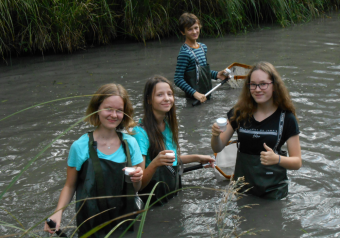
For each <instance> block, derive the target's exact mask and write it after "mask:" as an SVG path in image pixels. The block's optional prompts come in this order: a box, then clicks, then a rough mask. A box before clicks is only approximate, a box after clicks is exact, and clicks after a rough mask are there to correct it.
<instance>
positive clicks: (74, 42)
mask: <svg viewBox="0 0 340 238" xmlns="http://www.w3.org/2000/svg"><path fill="white" fill-rule="evenodd" d="M339 6H340V0H178V1H167V0H1V1H0V55H1V56H2V58H3V59H4V60H5V59H6V57H9V56H11V54H13V53H14V54H15V53H16V54H17V55H19V54H23V53H30V54H34V53H41V54H44V53H46V52H73V51H76V50H78V49H85V48H86V47H88V46H90V45H101V44H109V43H112V42H114V40H116V39H122V38H125V39H134V40H137V41H143V42H146V41H147V40H150V39H160V38H162V37H166V36H170V35H179V31H178V26H177V23H178V20H177V19H178V18H179V16H180V15H181V14H182V13H183V12H192V13H194V14H196V15H197V16H198V17H199V18H200V19H201V22H202V25H203V28H202V35H209V36H222V35H223V34H226V33H237V32H240V31H247V30H248V29H249V28H253V27H254V26H257V25H259V24H262V23H278V24H280V25H281V26H282V27H286V26H289V25H291V24H295V23H301V22H307V21H310V20H311V19H313V18H316V17H319V16H322V15H324V14H325V12H327V11H332V10H337V9H338V8H339Z"/></svg>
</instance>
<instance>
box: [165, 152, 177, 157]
mask: <svg viewBox="0 0 340 238" xmlns="http://www.w3.org/2000/svg"><path fill="white" fill-rule="evenodd" d="M165 155H170V156H175V152H170V153H165Z"/></svg>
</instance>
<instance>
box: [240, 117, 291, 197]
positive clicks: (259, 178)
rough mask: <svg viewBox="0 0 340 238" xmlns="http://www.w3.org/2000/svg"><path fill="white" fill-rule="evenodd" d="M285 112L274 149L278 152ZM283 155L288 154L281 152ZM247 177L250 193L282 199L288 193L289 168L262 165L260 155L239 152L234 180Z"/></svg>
mask: <svg viewBox="0 0 340 238" xmlns="http://www.w3.org/2000/svg"><path fill="white" fill-rule="evenodd" d="M284 117H285V112H284V111H283V112H282V113H281V116H280V123H279V130H278V140H277V143H276V145H275V147H274V149H273V151H274V152H275V153H276V154H278V152H277V147H278V145H279V143H280V140H281V137H282V130H283V124H284ZM280 154H281V155H285V156H286V155H287V154H285V152H280ZM243 176H244V178H245V182H247V183H249V184H248V185H246V186H244V187H243V188H244V189H247V188H251V187H253V188H251V189H250V190H249V191H248V193H251V194H254V195H256V196H259V197H263V198H267V199H281V198H284V197H286V196H287V194H288V183H287V182H288V178H287V170H286V169H285V168H283V167H281V166H280V165H277V164H275V165H269V166H268V165H262V164H261V161H260V156H259V155H250V154H246V153H241V152H240V151H238V152H237V158H236V165H235V173H234V180H237V179H238V178H239V177H243Z"/></svg>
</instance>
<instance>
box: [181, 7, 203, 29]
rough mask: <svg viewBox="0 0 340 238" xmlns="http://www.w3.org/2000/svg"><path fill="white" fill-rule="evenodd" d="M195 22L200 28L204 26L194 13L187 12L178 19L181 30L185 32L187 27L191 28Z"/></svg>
mask: <svg viewBox="0 0 340 238" xmlns="http://www.w3.org/2000/svg"><path fill="white" fill-rule="evenodd" d="M195 23H197V24H198V25H199V26H200V28H202V25H201V22H200V20H199V19H198V18H197V17H196V16H195V15H194V14H192V13H188V12H185V13H183V14H182V15H181V16H180V18H179V20H178V24H179V30H180V31H181V32H183V33H184V32H185V28H190V27H191V26H192V25H194V24H195Z"/></svg>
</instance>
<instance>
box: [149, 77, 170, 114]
mask: <svg viewBox="0 0 340 238" xmlns="http://www.w3.org/2000/svg"><path fill="white" fill-rule="evenodd" d="M151 104H152V111H153V113H154V114H162V115H163V114H165V113H167V112H169V111H170V109H171V108H172V106H173V105H174V94H173V92H172V90H171V88H170V85H169V84H167V83H163V82H160V83H157V84H156V85H155V87H154V90H153V95H152V102H151Z"/></svg>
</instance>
